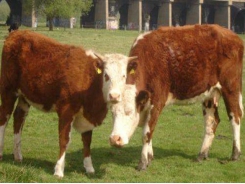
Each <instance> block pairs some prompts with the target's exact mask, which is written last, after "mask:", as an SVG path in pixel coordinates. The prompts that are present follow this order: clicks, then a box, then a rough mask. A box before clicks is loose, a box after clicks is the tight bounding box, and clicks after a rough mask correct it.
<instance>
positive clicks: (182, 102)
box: [165, 82, 222, 106]
mask: <svg viewBox="0 0 245 184" xmlns="http://www.w3.org/2000/svg"><path fill="white" fill-rule="evenodd" d="M221 88H222V86H221V85H220V83H219V82H218V83H217V84H216V85H214V86H212V87H211V88H210V89H209V90H207V91H205V92H204V93H202V94H200V95H198V96H195V97H193V98H190V99H186V100H178V99H176V98H174V96H173V94H172V93H169V94H168V98H167V101H166V103H165V105H166V106H167V105H171V104H179V105H186V104H192V103H196V102H203V101H205V100H206V99H211V98H213V97H215V96H220V94H219V91H220V90H221Z"/></svg>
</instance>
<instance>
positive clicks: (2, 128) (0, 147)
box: [0, 123, 6, 157]
mask: <svg viewBox="0 0 245 184" xmlns="http://www.w3.org/2000/svg"><path fill="white" fill-rule="evenodd" d="M5 128H6V123H5V124H4V125H2V126H0V157H2V155H3V146H4V133H5Z"/></svg>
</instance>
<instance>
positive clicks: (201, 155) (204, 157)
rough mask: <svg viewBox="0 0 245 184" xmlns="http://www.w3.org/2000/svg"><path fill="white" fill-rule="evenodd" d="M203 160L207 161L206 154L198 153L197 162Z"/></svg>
mask: <svg viewBox="0 0 245 184" xmlns="http://www.w3.org/2000/svg"><path fill="white" fill-rule="evenodd" d="M203 160H208V155H207V154H206V153H199V155H198V157H197V162H202V161H203Z"/></svg>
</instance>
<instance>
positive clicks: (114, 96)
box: [109, 93, 120, 101]
mask: <svg viewBox="0 0 245 184" xmlns="http://www.w3.org/2000/svg"><path fill="white" fill-rule="evenodd" d="M109 98H110V100H111V101H119V100H120V94H118V93H110V94H109Z"/></svg>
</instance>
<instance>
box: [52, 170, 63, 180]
mask: <svg viewBox="0 0 245 184" xmlns="http://www.w3.org/2000/svg"><path fill="white" fill-rule="evenodd" d="M54 176H55V177H57V178H59V179H62V178H63V177H64V174H63V173H61V172H55V173H54Z"/></svg>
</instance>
